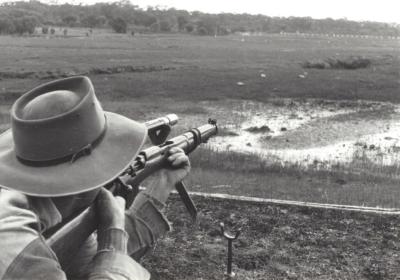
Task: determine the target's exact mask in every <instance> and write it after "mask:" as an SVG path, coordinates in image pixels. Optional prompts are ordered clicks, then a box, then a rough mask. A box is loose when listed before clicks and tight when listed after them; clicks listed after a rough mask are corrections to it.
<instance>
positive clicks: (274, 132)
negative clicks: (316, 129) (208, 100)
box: [211, 101, 400, 165]
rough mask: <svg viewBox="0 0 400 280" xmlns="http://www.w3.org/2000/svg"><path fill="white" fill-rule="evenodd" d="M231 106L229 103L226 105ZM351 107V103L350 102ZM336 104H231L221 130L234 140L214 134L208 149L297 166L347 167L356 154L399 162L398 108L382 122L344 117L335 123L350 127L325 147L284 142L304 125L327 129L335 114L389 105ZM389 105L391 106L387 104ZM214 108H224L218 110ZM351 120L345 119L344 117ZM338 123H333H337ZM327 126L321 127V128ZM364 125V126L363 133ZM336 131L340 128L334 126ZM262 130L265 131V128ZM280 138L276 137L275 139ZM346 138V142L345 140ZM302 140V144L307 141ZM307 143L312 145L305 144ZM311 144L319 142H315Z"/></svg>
mask: <svg viewBox="0 0 400 280" xmlns="http://www.w3.org/2000/svg"><path fill="white" fill-rule="evenodd" d="M231 105H233V104H231ZM353 105H354V104H353ZM353 105H352V106H347V107H346V106H345V107H343V106H340V105H339V102H328V103H322V104H318V103H317V102H315V101H311V102H293V101H290V103H289V104H284V105H283V104H279V106H276V105H274V104H273V103H272V104H264V103H257V102H247V101H246V102H242V103H241V104H236V106H232V108H233V109H232V110H231V111H230V114H231V119H235V121H229V119H228V120H227V123H226V125H225V126H224V127H225V128H228V129H229V131H231V132H233V133H234V134H236V136H231V135H228V136H219V137H215V138H213V140H212V141H211V145H213V146H214V147H216V148H218V149H222V150H231V151H237V152H244V153H255V154H258V155H260V156H261V157H266V158H267V159H268V158H271V157H273V158H274V160H276V159H278V160H280V161H282V162H289V163H297V164H304V165H310V164H315V163H316V162H320V163H323V164H327V165H330V164H334V163H346V162H350V161H352V160H353V159H354V156H355V155H357V154H358V155H365V156H367V157H368V158H369V159H370V160H371V161H372V162H375V163H379V164H382V165H391V164H394V163H396V162H398V160H399V155H400V122H399V120H400V113H399V112H400V110H399V108H400V107H395V110H394V113H393V115H392V116H391V117H390V118H389V119H388V118H387V117H386V119H385V118H384V117H383V118H382V120H376V119H375V120H373V121H369V120H368V114H366V116H367V119H362V120H361V121H354V120H352V119H350V117H349V119H348V120H347V119H346V117H344V118H343V119H342V120H341V121H340V125H342V126H346V123H347V122H351V121H352V126H351V127H352V128H353V127H354V130H353V129H351V130H349V133H348V134H351V135H342V136H345V138H346V139H340V138H337V137H334V135H335V134H333V136H332V137H334V138H332V139H329V141H328V142H329V143H331V144H328V145H322V146H317V145H315V146H314V145H311V146H309V147H303V148H296V147H295V145H291V144H290V143H291V142H298V141H299V140H300V141H301V140H305V139H290V138H288V139H284V138H285V136H286V135H287V136H288V137H296V134H295V133H294V134H290V133H291V132H296V131H297V130H299V129H301V128H303V127H304V126H307V125H309V126H315V125H321V126H322V127H320V130H321V132H320V133H324V130H325V129H329V128H330V126H329V125H330V121H331V118H332V117H335V116H339V115H344V116H346V115H348V114H354V113H357V112H360V110H371V112H373V111H375V112H376V110H379V109H382V108H383V107H382V106H388V103H377V102H373V103H370V104H369V103H366V102H363V103H362V104H360V106H359V105H357V104H356V105H354V106H353ZM389 106H390V107H393V106H395V105H392V104H390V105H389ZM215 110H220V111H221V110H223V109H221V108H219V109H217V108H215ZM349 116H350V115H349ZM336 122H337V121H336ZM325 124H326V126H325ZM263 126H268V128H269V130H270V131H267V132H266V131H264V132H263V133H261V132H259V133H256V132H250V131H248V130H247V129H249V128H253V130H256V129H255V128H261V127H263ZM365 126H368V130H366V129H365V128H366V127H365ZM339 129H340V127H339ZM358 129H359V130H360V131H364V132H365V131H368V132H370V131H374V132H376V133H372V134H367V135H362V136H358V133H357V130H358ZM264 130H268V129H265V127H264ZM299 135H301V137H311V138H310V139H311V140H313V137H315V138H316V139H317V137H318V136H315V135H311V134H310V135H304V133H303V134H299ZM277 137H280V138H277ZM349 138H350V139H351V140H349ZM265 139H272V140H273V139H280V140H282V141H287V142H288V143H286V144H287V145H286V147H285V148H268V146H267V145H266V144H265ZM310 139H307V140H310ZM308 142H311V143H312V141H308ZM315 143H318V141H317V140H316V141H315Z"/></svg>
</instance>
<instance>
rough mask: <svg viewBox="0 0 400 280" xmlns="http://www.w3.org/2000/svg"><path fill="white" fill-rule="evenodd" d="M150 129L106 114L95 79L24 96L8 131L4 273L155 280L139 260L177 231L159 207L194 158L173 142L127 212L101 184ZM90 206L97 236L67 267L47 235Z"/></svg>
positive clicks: (0, 243) (1, 218)
mask: <svg viewBox="0 0 400 280" xmlns="http://www.w3.org/2000/svg"><path fill="white" fill-rule="evenodd" d="M146 136H147V131H146V128H145V126H144V125H143V124H140V123H137V122H135V121H133V120H130V119H128V118H125V117H123V116H121V115H118V114H114V113H111V112H104V111H103V109H102V107H101V105H100V103H99V102H98V100H97V98H96V96H95V93H94V89H93V86H92V83H91V81H90V80H89V78H87V77H83V76H81V77H71V78H66V79H61V80H57V81H53V82H50V83H47V84H44V85H41V86H39V87H37V88H35V89H33V90H31V91H29V92H28V93H26V94H24V95H22V96H21V97H20V98H19V99H18V100H17V101H16V102H15V104H14V105H13V107H12V109H11V129H10V130H8V131H6V132H4V133H3V134H1V135H0V187H1V188H2V189H1V191H0V248H1V254H0V279H42V280H45V279H52V280H53V279H54V280H56V279H72V278H81V279H138V280H142V279H149V278H150V275H149V273H148V272H147V270H146V269H145V268H143V267H142V266H141V265H140V264H139V263H137V262H136V261H135V260H134V258H135V259H139V258H140V257H141V256H142V255H143V254H144V253H146V251H148V250H149V248H151V247H152V246H154V243H155V242H156V240H157V238H159V237H160V236H162V235H163V234H164V233H165V232H166V231H167V230H169V224H168V222H167V220H166V219H165V217H164V216H163V214H162V213H161V210H162V208H163V205H164V203H165V201H166V200H167V198H168V195H169V193H170V191H171V190H172V189H173V186H174V185H175V183H176V182H178V181H180V180H182V179H183V178H184V177H185V176H186V175H187V174H188V172H189V170H190V164H189V160H188V158H187V156H186V155H185V154H184V153H183V151H182V150H181V149H173V150H171V151H170V155H169V157H168V160H169V162H170V167H171V168H169V169H164V170H161V171H160V172H158V173H157V174H154V176H153V177H152V178H151V180H150V181H149V182H147V185H146V186H147V188H146V190H145V191H142V192H140V193H139V195H138V196H137V197H136V199H135V201H134V203H133V205H132V206H131V207H130V208H129V209H128V210H126V211H125V201H124V199H123V198H121V197H114V196H113V195H112V194H111V193H110V192H109V191H108V190H106V189H105V188H103V186H105V185H109V184H112V182H113V181H114V180H115V179H116V178H117V177H118V175H119V174H121V172H122V171H124V170H125V169H126V168H127V167H128V166H129V163H130V162H131V160H132V159H133V158H134V157H136V155H137V153H138V151H139V150H140V149H141V148H142V146H143V143H144V141H145V139H146ZM91 204H94V205H96V207H97V209H98V211H97V214H98V220H99V221H98V227H97V231H96V232H97V238H96V236H95V235H94V234H93V235H92V236H91V237H90V238H89V239H88V240H87V241H86V243H85V244H84V245H83V246H82V247H81V249H80V251H79V252H78V253H77V255H76V256H75V257H74V258H73V259H71V261H70V262H69V263H68V264H66V265H64V266H63V267H61V266H60V263H59V262H58V259H57V256H56V255H55V253H54V252H53V251H52V250H51V248H50V247H49V246H48V245H47V244H46V241H45V239H44V237H43V233H44V232H46V231H48V230H49V229H51V228H53V227H54V226H56V225H57V224H59V223H61V222H62V221H64V220H66V219H68V218H70V217H71V216H73V215H74V214H76V213H78V212H79V211H81V210H82V209H84V208H86V207H88V206H89V205H91ZM65 245H66V246H69V244H65Z"/></svg>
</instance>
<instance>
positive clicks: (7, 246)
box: [0, 193, 150, 280]
mask: <svg viewBox="0 0 400 280" xmlns="http://www.w3.org/2000/svg"><path fill="white" fill-rule="evenodd" d="M0 202H1V203H0V248H2V250H1V256H0V279H20V280H23V279H43V280H46V279H52V280H65V279H67V276H66V274H65V272H64V271H63V269H62V268H61V267H60V264H59V262H58V260H57V256H56V255H55V254H54V252H53V251H52V250H51V248H50V247H49V246H48V245H47V244H46V243H45V240H44V239H43V237H42V235H41V234H40V232H39V229H40V225H39V219H38V217H37V216H36V215H35V213H33V212H32V211H31V210H30V209H29V203H28V201H27V199H26V197H25V196H24V195H13V197H8V198H7V197H5V195H4V194H3V193H1V195H0ZM127 242H128V236H127V234H126V232H125V231H123V230H122V233H121V231H118V230H115V229H109V230H107V232H105V233H104V234H103V237H102V240H99V249H100V250H98V251H97V253H96V254H95V256H94V258H93V259H92V262H91V266H90V272H89V277H88V279H90V280H93V279H96V280H98V279H113V280H148V279H150V275H149V273H148V272H147V270H146V269H144V268H143V267H142V266H141V265H140V264H139V263H137V262H136V261H134V260H133V259H132V258H130V257H129V256H128V255H127V254H126V247H127V246H126V244H127ZM124 247H125V250H124Z"/></svg>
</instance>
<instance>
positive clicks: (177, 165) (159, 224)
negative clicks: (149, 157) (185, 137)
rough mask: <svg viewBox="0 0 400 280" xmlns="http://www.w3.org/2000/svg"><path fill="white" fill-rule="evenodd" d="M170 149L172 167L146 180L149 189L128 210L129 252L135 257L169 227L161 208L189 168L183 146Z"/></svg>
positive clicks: (169, 160) (169, 159) (139, 255)
mask: <svg viewBox="0 0 400 280" xmlns="http://www.w3.org/2000/svg"><path fill="white" fill-rule="evenodd" d="M169 153H170V155H169V157H168V162H169V167H168V168H166V169H162V170H160V171H158V172H157V173H155V174H153V175H152V176H151V177H149V178H148V179H147V180H146V182H145V184H146V190H144V191H142V192H140V193H139V194H138V195H137V197H136V198H135V201H134V202H133V204H132V206H131V207H130V209H128V210H127V211H126V224H125V227H126V230H127V232H128V233H129V242H128V253H129V254H130V255H131V256H132V257H133V258H134V259H135V260H139V259H140V258H141V257H142V256H143V255H144V254H146V252H147V251H148V250H149V249H150V248H152V247H153V246H154V244H155V243H156V241H157V239H159V238H160V237H162V236H163V235H164V234H165V233H166V232H167V231H169V230H170V226H169V223H168V221H167V219H166V218H165V216H164V215H163V213H162V210H163V208H164V206H165V202H166V201H167V199H168V196H169V194H170V193H171V191H172V190H174V189H175V184H176V183H177V182H180V181H182V180H183V178H185V177H186V176H187V174H188V173H189V171H190V161H189V158H188V157H187V156H186V155H185V153H184V152H183V150H182V149H180V148H172V149H171V150H170V151H169Z"/></svg>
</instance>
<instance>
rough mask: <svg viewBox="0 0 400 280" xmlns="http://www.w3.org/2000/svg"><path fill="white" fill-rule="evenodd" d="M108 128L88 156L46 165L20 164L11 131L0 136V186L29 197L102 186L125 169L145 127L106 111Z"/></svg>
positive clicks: (73, 192)
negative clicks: (71, 161)
mask: <svg viewBox="0 0 400 280" xmlns="http://www.w3.org/2000/svg"><path fill="white" fill-rule="evenodd" d="M105 114H106V116H107V131H106V133H105V135H104V138H103V139H102V141H101V143H100V144H98V145H97V146H96V147H95V148H94V149H93V150H92V152H91V154H90V155H88V156H82V157H80V158H78V159H77V160H76V161H74V162H73V163H70V162H65V163H60V164H57V165H52V166H46V167H33V166H29V165H25V164H23V163H21V162H20V161H19V160H18V159H17V157H16V156H15V152H14V143H13V137H12V133H11V130H7V131H5V132H4V133H3V134H1V135H0V187H2V188H6V189H12V190H16V191H19V192H22V193H25V194H28V195H32V196H41V197H56V196H65V195H73V194H78V193H82V192H86V191H90V190H94V189H96V188H99V187H102V186H104V185H105V184H107V183H109V182H111V181H112V180H114V179H115V178H117V177H118V176H119V175H120V174H121V172H122V171H124V170H125V169H126V168H128V166H129V164H130V163H131V161H132V160H133V159H134V158H135V157H136V156H137V154H138V152H139V151H140V149H141V148H142V146H143V144H144V142H145V140H146V136H147V129H146V126H145V125H144V124H141V123H138V122H136V121H133V120H131V119H128V118H126V117H123V116H121V115H118V114H115V113H111V112H105Z"/></svg>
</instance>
